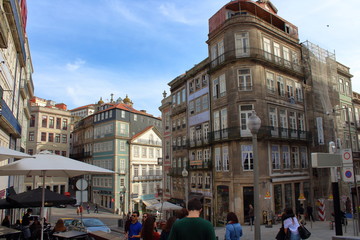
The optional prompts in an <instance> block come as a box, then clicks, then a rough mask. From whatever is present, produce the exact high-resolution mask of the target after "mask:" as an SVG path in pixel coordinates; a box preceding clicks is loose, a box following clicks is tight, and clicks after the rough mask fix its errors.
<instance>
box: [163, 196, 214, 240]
mask: <svg viewBox="0 0 360 240" xmlns="http://www.w3.org/2000/svg"><path fill="white" fill-rule="evenodd" d="M187 210H188V212H189V214H188V216H187V217H185V218H183V219H180V220H178V221H175V223H174V224H173V226H172V228H171V231H170V236H169V240H183V239H186V240H215V239H216V237H215V231H214V227H213V226H212V224H211V223H210V222H209V221H207V220H205V219H203V218H200V212H201V211H202V204H201V202H200V200H199V199H197V198H194V199H191V200H190V201H189V202H188V209H187Z"/></svg>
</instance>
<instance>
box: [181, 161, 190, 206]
mask: <svg viewBox="0 0 360 240" xmlns="http://www.w3.org/2000/svg"><path fill="white" fill-rule="evenodd" d="M181 174H182V176H183V177H184V178H185V206H186V209H187V208H188V181H187V180H188V179H187V177H188V175H189V172H188V171H187V170H186V168H185V167H184V169H183V170H182V172H181Z"/></svg>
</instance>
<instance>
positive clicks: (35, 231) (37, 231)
mask: <svg viewBox="0 0 360 240" xmlns="http://www.w3.org/2000/svg"><path fill="white" fill-rule="evenodd" d="M33 221H34V222H33V224H31V226H30V232H31V239H33V240H37V239H40V238H41V237H40V236H41V223H40V221H39V218H38V217H34V220H33Z"/></svg>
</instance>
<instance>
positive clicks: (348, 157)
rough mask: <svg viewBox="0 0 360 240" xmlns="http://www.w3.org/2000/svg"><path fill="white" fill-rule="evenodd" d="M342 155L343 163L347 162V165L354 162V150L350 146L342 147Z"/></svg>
mask: <svg viewBox="0 0 360 240" xmlns="http://www.w3.org/2000/svg"><path fill="white" fill-rule="evenodd" d="M341 157H342V161H343V164H345V165H349V164H353V157H352V151H351V149H350V148H347V149H342V150H341Z"/></svg>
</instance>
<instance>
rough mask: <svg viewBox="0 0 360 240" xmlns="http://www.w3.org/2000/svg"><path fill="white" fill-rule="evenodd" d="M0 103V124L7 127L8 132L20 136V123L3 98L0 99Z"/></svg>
mask: <svg viewBox="0 0 360 240" xmlns="http://www.w3.org/2000/svg"><path fill="white" fill-rule="evenodd" d="M0 104H1V105H0V119H1V120H0V125H1V126H3V127H4V128H5V129H7V131H9V133H11V134H14V135H15V136H17V137H21V125H20V124H19V122H18V120H17V119H16V118H15V116H14V114H13V113H12V111H11V110H10V108H9V107H8V105H7V104H6V102H5V101H4V100H3V99H1V100H0Z"/></svg>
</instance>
